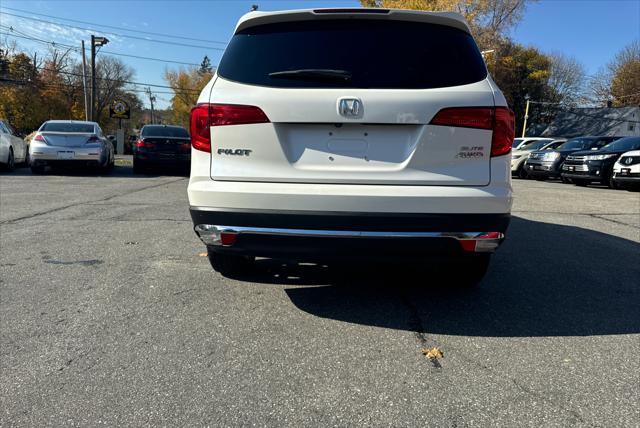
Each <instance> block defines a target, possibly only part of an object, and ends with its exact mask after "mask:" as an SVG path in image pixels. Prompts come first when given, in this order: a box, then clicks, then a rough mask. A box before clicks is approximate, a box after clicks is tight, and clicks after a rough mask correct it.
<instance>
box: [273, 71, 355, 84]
mask: <svg viewBox="0 0 640 428" xmlns="http://www.w3.org/2000/svg"><path fill="white" fill-rule="evenodd" d="M269 77H272V78H274V79H300V80H332V81H339V82H349V81H351V72H349V71H346V70H332V69H325V68H304V69H300V70H286V71H274V72H273V73H269Z"/></svg>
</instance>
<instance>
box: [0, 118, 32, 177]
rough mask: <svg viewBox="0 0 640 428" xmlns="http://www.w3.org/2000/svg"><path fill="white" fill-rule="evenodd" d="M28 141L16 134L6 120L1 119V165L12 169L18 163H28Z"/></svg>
mask: <svg viewBox="0 0 640 428" xmlns="http://www.w3.org/2000/svg"><path fill="white" fill-rule="evenodd" d="M28 150H29V149H28V147H27V143H25V141H24V140H23V139H22V138H20V137H18V136H16V135H15V132H14V131H13V129H12V128H11V126H9V123H8V122H7V121H6V120H2V119H0V166H2V167H3V169H8V170H9V171H11V170H12V169H13V168H14V166H15V165H16V164H18V163H27V160H28V156H29V152H28Z"/></svg>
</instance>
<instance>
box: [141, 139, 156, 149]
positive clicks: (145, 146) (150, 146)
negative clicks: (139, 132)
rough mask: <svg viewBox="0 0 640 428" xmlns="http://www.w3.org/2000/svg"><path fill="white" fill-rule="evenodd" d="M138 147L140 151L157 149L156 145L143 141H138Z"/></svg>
mask: <svg viewBox="0 0 640 428" xmlns="http://www.w3.org/2000/svg"><path fill="white" fill-rule="evenodd" d="M136 147H137V148H139V149H155V147H156V145H155V144H153V143H150V142H148V141H144V139H142V140H138V141H136Z"/></svg>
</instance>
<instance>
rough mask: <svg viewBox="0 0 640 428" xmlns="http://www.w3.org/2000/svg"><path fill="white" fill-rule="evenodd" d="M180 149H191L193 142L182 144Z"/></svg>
mask: <svg viewBox="0 0 640 428" xmlns="http://www.w3.org/2000/svg"><path fill="white" fill-rule="evenodd" d="M180 150H182V151H183V152H188V151H189V150H191V143H182V144H180Z"/></svg>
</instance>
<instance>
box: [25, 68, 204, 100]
mask: <svg viewBox="0 0 640 428" xmlns="http://www.w3.org/2000/svg"><path fill="white" fill-rule="evenodd" d="M33 68H35V69H37V70H45V69H46V67H38V66H35V67H33ZM55 72H56V73H60V74H65V75H68V76H76V77H83V76H82V74H81V73H73V72H71V71H64V70H55ZM96 79H97V80H103V81H105V82H121V83H126V84H129V85H140V86H152V87H155V88H165V89H171V90H174V91H175V90H176V89H174V88H173V87H172V86H168V85H158V84H155V83H146V82H134V81H131V80H124V79H109V78H107V77H96ZM179 91H180V92H194V93H200V92H201V91H200V90H198V89H187V88H183V89H179Z"/></svg>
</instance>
